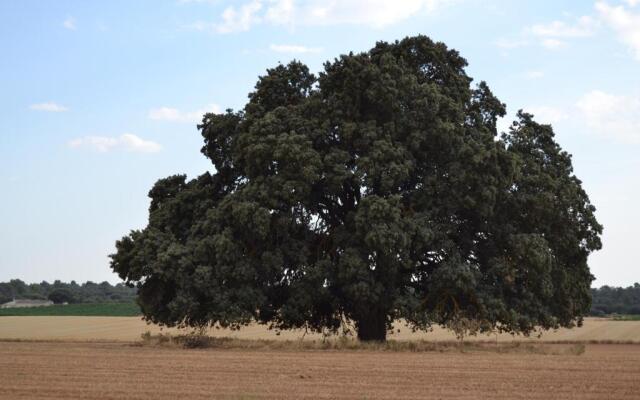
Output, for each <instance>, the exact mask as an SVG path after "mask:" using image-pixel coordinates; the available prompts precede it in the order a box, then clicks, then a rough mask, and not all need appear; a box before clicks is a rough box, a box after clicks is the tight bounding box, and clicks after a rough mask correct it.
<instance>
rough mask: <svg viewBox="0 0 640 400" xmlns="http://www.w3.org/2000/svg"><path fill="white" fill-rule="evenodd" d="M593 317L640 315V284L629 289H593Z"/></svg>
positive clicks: (603, 287)
mask: <svg viewBox="0 0 640 400" xmlns="http://www.w3.org/2000/svg"><path fill="white" fill-rule="evenodd" d="M591 295H592V297H593V305H592V306H591V315H595V316H602V315H609V314H622V315H640V283H636V284H634V285H633V286H629V287H627V288H616V287H610V286H602V287H601V288H600V289H591Z"/></svg>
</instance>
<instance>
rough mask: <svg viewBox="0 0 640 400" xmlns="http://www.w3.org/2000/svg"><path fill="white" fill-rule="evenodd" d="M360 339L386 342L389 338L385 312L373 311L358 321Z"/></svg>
mask: <svg viewBox="0 0 640 400" xmlns="http://www.w3.org/2000/svg"><path fill="white" fill-rule="evenodd" d="M357 329H358V340H360V341H363V342H371V341H376V342H384V341H386V340H387V318H386V314H384V313H376V312H371V313H369V314H368V315H364V316H362V317H361V318H359V319H358V321H357Z"/></svg>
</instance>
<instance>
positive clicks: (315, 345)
mask: <svg viewBox="0 0 640 400" xmlns="http://www.w3.org/2000/svg"><path fill="white" fill-rule="evenodd" d="M133 345H134V346H144V347H168V348H180V347H181V348H187V349H218V350H221V349H223V350H251V351H375V352H388V351H391V352H413V353H422V352H441V353H442V352H463V353H464V352H495V353H528V354H547V355H581V354H583V353H584V351H585V345H584V343H561V344H555V345H551V344H546V343H530V342H510V343H500V342H468V341H455V342H454V341H451V342H429V341H426V340H417V341H398V340H388V341H386V342H360V341H358V340H354V339H352V338H348V337H345V336H341V337H338V338H325V339H324V340H269V339H254V340H251V339H237V338H229V337H212V336H207V335H200V334H195V333H192V334H187V335H171V334H168V333H164V334H157V335H153V334H151V332H145V333H144V334H142V335H141V340H140V341H138V342H135V343H134V344H133Z"/></svg>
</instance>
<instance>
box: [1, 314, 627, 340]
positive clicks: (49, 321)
mask: <svg viewBox="0 0 640 400" xmlns="http://www.w3.org/2000/svg"><path fill="white" fill-rule="evenodd" d="M146 331H151V332H152V333H157V332H159V331H160V329H159V328H158V327H157V326H153V325H147V324H146V323H145V322H144V321H142V320H141V319H140V318H138V317H0V339H38V340H52V339H53V340H106V341H134V340H138V339H140V335H141V334H142V333H144V332H146ZM170 331H171V332H175V330H170ZM210 334H211V335H214V336H231V337H236V338H241V339H290V340H294V339H299V338H301V337H302V336H303V332H299V331H298V332H295V331H294V332H282V333H281V334H280V335H276V333H275V332H274V331H269V330H268V329H266V328H265V327H264V326H250V327H247V328H244V329H242V330H240V331H228V330H211V332H210ZM318 337H319V336H317V335H316V336H314V335H306V336H305V338H306V339H317V338H318ZM389 338H390V339H397V340H419V339H425V340H430V341H450V340H455V337H454V336H453V334H452V333H451V332H449V331H446V330H443V329H439V328H436V329H435V330H434V331H433V332H429V333H412V332H411V330H409V329H407V328H403V327H400V333H397V332H396V333H394V334H392V335H390V336H389ZM495 339H496V337H495V336H478V337H470V338H469V340H495ZM515 339H517V340H525V339H524V338H522V337H516V338H515ZM498 340H499V341H502V342H506V341H512V340H514V337H513V336H511V335H500V336H498ZM531 340H536V341H537V340H542V341H589V340H600V341H635V342H639V343H640V321H612V320H607V319H597V318H588V319H587V320H586V321H585V324H584V326H583V327H582V328H577V329H561V330H558V331H557V332H546V333H545V334H544V335H543V336H542V338H541V339H537V338H534V339H531Z"/></svg>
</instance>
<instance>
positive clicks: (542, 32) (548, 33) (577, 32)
mask: <svg viewBox="0 0 640 400" xmlns="http://www.w3.org/2000/svg"><path fill="white" fill-rule="evenodd" d="M598 26H599V21H598V20H596V19H595V18H593V17H591V16H588V15H585V16H582V17H580V18H578V19H577V20H576V21H575V23H573V24H569V23H566V22H564V21H553V22H551V23H548V24H536V25H533V26H531V27H529V28H527V29H526V30H525V33H526V34H529V35H532V36H534V37H536V38H537V40H538V42H539V44H540V45H541V46H542V47H544V48H545V49H549V50H557V49H560V48H563V47H565V46H566V45H567V40H568V39H576V38H586V37H590V36H593V35H594V34H595V32H596V30H597V28H598Z"/></svg>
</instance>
